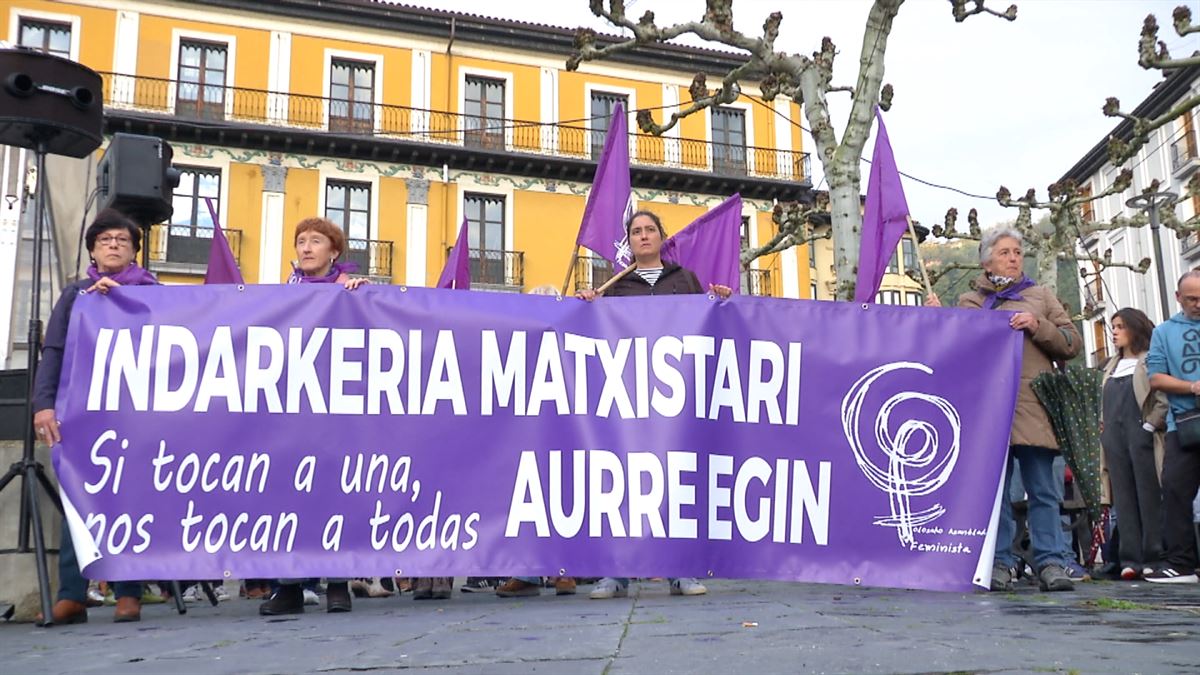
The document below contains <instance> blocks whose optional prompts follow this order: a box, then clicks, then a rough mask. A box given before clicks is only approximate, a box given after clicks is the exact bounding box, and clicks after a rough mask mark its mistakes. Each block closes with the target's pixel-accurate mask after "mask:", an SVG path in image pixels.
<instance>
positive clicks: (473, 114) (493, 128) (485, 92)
mask: <svg viewBox="0 0 1200 675" xmlns="http://www.w3.org/2000/svg"><path fill="white" fill-rule="evenodd" d="M464 103H465V110H464V113H465V115H466V119H465V120H464V121H465V122H466V144H467V145H468V146H471V147H475V148H484V149H488V150H503V149H504V80H492V79H489V78H485V77H468V78H467V79H466V91H465V92H464ZM605 128H607V127H605ZM603 142H604V141H603V140H601V144H603Z"/></svg>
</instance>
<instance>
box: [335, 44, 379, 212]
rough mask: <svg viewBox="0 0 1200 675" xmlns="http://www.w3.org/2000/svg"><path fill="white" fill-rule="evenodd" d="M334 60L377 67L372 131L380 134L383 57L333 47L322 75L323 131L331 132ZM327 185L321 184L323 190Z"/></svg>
mask: <svg viewBox="0 0 1200 675" xmlns="http://www.w3.org/2000/svg"><path fill="white" fill-rule="evenodd" d="M334 59H339V60H346V61H362V62H364V63H371V64H374V66H375V79H374V80H373V81H372V82H371V85H372V87H371V92H372V98H373V101H372V103H373V104H374V108H373V110H372V114H371V130H372V131H373V132H375V133H379V130H380V129H381V128H382V127H381V126H380V121H381V120H382V119H383V108H382V106H383V82H384V79H383V55H382V54H372V53H371V52H353V51H348V50H345V49H333V48H332V47H326V48H325V61H324V63H325V65H324V66H323V68H324V70H323V72H322V73H321V130H322V131H329V89H330V85H331V84H332V83H331V81H330V80H331V79H332V75H333V61H334ZM324 186H325V184H324V183H321V187H322V190H323V189H324ZM371 199H372V200H373V199H375V192H374V190H372V192H371ZM322 204H324V202H322ZM321 213H325V208H324V206H322V208H321Z"/></svg>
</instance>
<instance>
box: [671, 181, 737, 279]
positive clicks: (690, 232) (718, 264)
mask: <svg viewBox="0 0 1200 675" xmlns="http://www.w3.org/2000/svg"><path fill="white" fill-rule="evenodd" d="M741 229H742V196H741V195H734V196H732V197H730V198H729V199H726V200H725V201H723V202H721V203H720V204H719V205H718V206H717V207H716V208H715V209H711V210H709V211H708V212H707V213H705V214H704V215H702V216H700V217H699V218H697V219H695V220H693V221H692V222H691V224H690V225H688V226H687V227H685V228H683V229H682V230H680V231H679V232H676V233H675V235H674V236H673V237H671V238H670V239H668V240H667V242H666V243H665V244H663V249H662V257H663V260H668V261H670V262H673V263H675V264H676V265H682V266H683V267H686V268H688V269H689V270H691V271H693V272H695V273H696V276H697V277H699V278H700V285H701V286H703V287H704V288H708V285H709V284H720V285H722V286H728V287H730V288H732V289H733V292H734V293H739V292H741V291H740V288H741V267H740V263H741V254H742V237H741Z"/></svg>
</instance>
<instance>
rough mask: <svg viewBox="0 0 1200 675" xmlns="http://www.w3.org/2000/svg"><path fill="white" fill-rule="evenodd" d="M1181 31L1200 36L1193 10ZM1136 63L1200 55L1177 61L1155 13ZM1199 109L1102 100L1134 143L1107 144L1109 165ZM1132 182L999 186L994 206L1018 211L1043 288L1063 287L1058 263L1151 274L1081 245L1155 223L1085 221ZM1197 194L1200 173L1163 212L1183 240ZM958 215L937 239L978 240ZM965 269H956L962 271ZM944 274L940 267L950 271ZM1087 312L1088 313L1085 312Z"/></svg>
mask: <svg viewBox="0 0 1200 675" xmlns="http://www.w3.org/2000/svg"><path fill="white" fill-rule="evenodd" d="M1173 17H1174V26H1175V32H1176V33H1177V34H1178V35H1179V36H1180V37H1183V36H1186V35H1190V34H1192V33H1196V32H1200V26H1193V25H1192V11H1191V10H1190V9H1189V8H1187V7H1177V8H1176V9H1175V11H1174V15H1173ZM1138 64H1139V65H1141V66H1142V67H1143V68H1145V69H1147V70H1150V69H1154V70H1161V71H1164V72H1169V71H1173V70H1177V69H1179V68H1185V67H1188V66H1194V65H1200V54H1193V55H1192V56H1190V57H1188V58H1183V59H1175V58H1172V57H1171V55H1170V53H1169V52H1168V51H1167V46H1166V44H1164V43H1163V42H1161V41H1159V40H1158V21H1157V19H1155V18H1154V15H1153V14H1151V15H1149V16H1147V17H1146V20H1145V22H1144V23H1143V24H1142V33H1141V37H1140V39H1139V40H1138ZM1198 105H1200V95H1196V96H1190V97H1187V98H1185V99H1184V100H1182V101H1180V102H1179V103H1177V104H1176V105H1174V106H1172V108H1171V109H1170V110H1168V111H1166V112H1164V113H1162V114H1161V115H1158V116H1157V117H1153V118H1145V117H1138V116H1135V115H1133V114H1131V113H1126V112H1122V111H1121V102H1120V101H1118V100H1117V99H1115V98H1109V99H1107V100H1106V101H1105V102H1104V107H1103V108H1102V111H1103V113H1104V114H1105V115H1106V116H1108V117H1116V118H1121V119H1124V120H1128V121H1129V122H1130V123H1131V125H1132V134H1131V138H1130V139H1129V140H1122V139H1120V138H1118V137H1116V136H1112V137H1110V138H1109V140H1108V160H1109V162H1110V163H1111V164H1112V165H1113V166H1116V167H1119V166H1121V165H1122V164H1124V163H1126V162H1128V161H1129V160H1130V159H1133V158H1134V157H1136V156H1137V154H1138V152H1139V151H1140V150H1141V149H1142V148H1143V147H1145V146H1146V144H1147V143H1149V142H1150V135H1151V134H1152V133H1153V132H1154V131H1156V130H1158V129H1159V128H1161V127H1163V126H1166V125H1168V124H1171V123H1173V122H1174V121H1175V120H1177V119H1179V117H1181V116H1182V115H1185V114H1187V113H1189V112H1190V111H1191V110H1192V109H1193V108H1195V107H1197V106H1198ZM1132 183H1133V172H1132V171H1131V170H1130V169H1128V168H1126V169H1124V170H1122V171H1121V172H1120V173H1119V174H1118V175H1117V177H1116V179H1115V180H1114V181H1113V183H1112V185H1110V186H1109V187H1108V189H1107V190H1104V191H1102V192H1099V193H1097V194H1092V193H1091V192H1090V191H1089V190H1087V189H1084V188H1081V186H1079V185H1077V184H1076V183H1075V182H1074V181H1070V180H1067V181H1060V182H1057V183H1054V184H1052V185H1050V186H1049V187H1048V188H1047V194H1048V198H1047V199H1045V200H1041V199H1038V197H1037V194H1036V191H1035V190H1034V189H1032V188H1031V189H1029V190H1028V191H1027V192H1026V193H1025V195H1024V196H1023V197H1019V198H1014V197H1013V196H1012V193H1011V192H1010V191H1009V189H1008V188H1006V187H1001V188H1000V190H999V191H998V192H997V193H996V201H998V202H999V203H1000V205H1001V206H1006V207H1009V208H1015V209H1017V214H1018V215H1017V220H1016V223H1015V225H1016V227H1017V229H1018V230H1019V231H1020V232H1021V234H1022V235H1023V236H1024V237H1025V242H1026V244H1025V248H1026V255H1027V256H1030V257H1032V258H1033V259H1034V260H1035V261H1036V268H1037V281H1038V283H1039V284H1041V285H1043V286H1046V287H1047V288H1050V289H1051V290H1053V291H1056V290H1057V280H1058V275H1057V261H1059V260H1070V261H1072V262H1087V263H1090V264H1091V265H1092V267H1093V270H1092V271H1091V273H1099V272H1101V271H1103V270H1104V269H1106V268H1110V267H1125V268H1128V269H1131V270H1134V271H1135V272H1139V273H1145V272H1146V271H1147V270H1148V269H1149V268H1150V259H1149V258H1144V259H1142V260H1141V261H1139V262H1138V263H1136V264H1134V263H1129V262H1114V261H1113V255H1112V251H1111V250H1106V251H1104V252H1103V253H1101V254H1099V255H1095V254H1092V253H1090V252H1087V251H1085V250H1084V247H1083V242H1084V241H1086V239H1087V238H1088V236H1089V235H1091V234H1094V233H1096V232H1099V231H1102V230H1115V229H1119V228H1123V227H1143V226H1145V225H1147V224H1148V223H1149V218H1148V217H1147V216H1146V214H1145V213H1139V214H1137V215H1135V216H1132V217H1128V216H1124V215H1122V216H1118V217H1116V218H1113V219H1112V220H1110V221H1108V222H1100V221H1096V220H1094V219H1092V218H1088V217H1085V208H1086V206H1087V205H1088V204H1090V203H1091V202H1094V201H1096V200H1099V199H1103V198H1105V197H1109V196H1111V195H1117V194H1121V193H1122V192H1124V191H1125V190H1128V189H1129V186H1130V185H1131V184H1132ZM1158 188H1159V183H1158V181H1153V182H1152V183H1151V185H1150V186H1149V187H1147V188H1146V189H1145V190H1144V191H1143V192H1144V193H1152V192H1157V191H1158ZM1193 194H1200V175H1195V174H1194V175H1193V176H1192V179H1191V180H1190V181H1189V182H1188V185H1187V190H1186V192H1185V193H1184V195H1182V196H1180V197H1178V198H1177V199H1175V200H1174V201H1172V202H1169V203H1166V204H1163V205H1162V206H1160V207H1159V213H1158V215H1159V220H1160V222H1161V223H1162V224H1163V225H1164V226H1165V227H1167V228H1169V229H1171V230H1173V231H1174V232H1175V234H1176V236H1178V237H1180V238H1183V237H1185V236H1187V235H1188V233H1190V232H1193V231H1196V230H1200V216H1197V217H1193V218H1191V219H1189V220H1187V221H1183V220H1181V219H1180V218H1179V217H1178V216H1177V215H1176V214H1175V207H1176V206H1177V205H1178V204H1180V203H1181V202H1183V201H1184V200H1186V199H1191V197H1192V195H1193ZM1035 210H1036V211H1045V212H1046V213H1047V215H1048V216H1049V217H1048V218H1046V219H1043V220H1042V221H1039V222H1042V223H1045V224H1046V225H1045V227H1042V228H1039V227H1037V225H1036V224H1035V223H1034V220H1033V211H1035ZM955 215H957V212H956V211H955V210H954V209H951V210H950V212H948V213H947V225H946V226H943V227H941V228H936V227H935V228H934V230H933V233H934V235H935V236H942V237H953V238H967V239H970V238H978V232H977V228H976V231H972V232H969V233H966V234H964V233H962V232H958V231H957V230H956V229H955V228H954V222H953V221H954V216H955ZM965 267H966V266H963V265H958V266H956V269H964V268H965ZM945 271H946V270H942V271H941V272H942V273H944V272H945ZM1084 315H1085V316H1087V315H1089V312H1088V309H1087V308H1085V310H1084Z"/></svg>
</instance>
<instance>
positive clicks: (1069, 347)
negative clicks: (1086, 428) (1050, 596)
mask: <svg viewBox="0 0 1200 675" xmlns="http://www.w3.org/2000/svg"><path fill="white" fill-rule="evenodd" d="M1022 244H1023V240H1022V237H1021V233H1020V232H1018V231H1017V230H1016V229H1014V228H1011V227H998V228H994V229H992V230H989V231H988V232H985V233H984V235H983V238H982V239H981V240H980V242H979V262H980V264H981V265H982V267H983V270H984V273H983V274H982V275H981V276H980V277H979V278H978V279H976V281H975V290H974V291H971V292H970V293H965V294H963V295H962V296H961V297H960V298H959V299H958V306H959V307H969V308H974V309H998V310H1003V311H1007V312H1012V313H1013V314H1012V317H1011V318H1010V319H1009V322H1008V323H1009V326H1011V327H1012V329H1013V330H1019V331H1022V332H1023V333H1024V337H1025V340H1024V343H1025V345H1024V352H1023V355H1022V361H1021V384H1020V387H1019V388H1018V390H1017V404H1016V410H1015V412H1014V415H1013V424H1012V435H1011V437H1010V439H1009V443H1010V445H1009V453H1008V465H1007V469H1006V470H1005V473H1004V492H1003V493H1002V494H1003V495H1004V496H1005V497H1007V496H1008V494H1009V488H1010V484H1011V483H1012V476H1013V462H1014V460H1015V461H1016V463H1017V465H1018V466H1019V467H1020V470H1021V479H1022V482H1023V483H1024V485H1025V492H1026V493H1027V495H1028V504H1029V516H1028V519H1029V534H1030V543H1031V545H1032V548H1033V555H1034V566H1035V570H1036V572H1037V577H1038V585H1039V586H1040V587H1041V590H1042V591H1070V590H1074V588H1075V585H1074V583H1073V582H1072V581H1071V578H1070V577H1069V576H1068V575H1067V571H1066V564H1067V561H1066V560H1065V559H1064V556H1063V551H1064V550H1065V549H1066V542H1065V540H1064V537H1063V530H1062V524H1061V521H1060V519H1059V491H1058V489H1057V488H1056V487H1055V473H1054V469H1053V466H1054V458H1055V456H1056V455H1057V454H1058V439H1057V438H1056V437H1055V436H1054V428H1053V427H1052V426H1051V425H1050V418H1049V416H1048V415H1047V414H1046V410H1045V408H1043V407H1042V404H1041V402H1039V401H1038V398H1037V395H1036V394H1034V393H1033V387H1032V386H1031V383H1032V382H1033V379H1034V378H1035V377H1037V376H1038V375H1040V374H1041V373H1044V372H1049V371H1051V370H1052V369H1053V368H1054V362H1055V361H1068V360H1070V359H1072V358H1074V357H1075V356H1076V355H1077V354H1078V353H1079V350H1080V348H1081V347H1082V346H1083V340H1082V339H1081V338H1080V337H1079V331H1077V330H1076V329H1075V324H1073V323H1072V322H1071V316H1070V315H1069V314H1068V313H1067V311H1066V310H1065V309H1064V308H1063V306H1062V303H1061V302H1059V301H1058V298H1056V297H1054V294H1053V293H1051V292H1050V291H1049V290H1048V289H1046V288H1045V287H1043V286H1038V285H1037V284H1036V283H1035V282H1034V281H1033V280H1032V279H1030V278H1029V277H1027V276H1025V273H1024V264H1025V255H1024V251H1023V246H1022ZM930 301H931V302H930V304H932V305H935V306H940V304H941V303H940V302H938V300H937V296H936V295H931V296H930ZM1015 530H1016V521H1015V520H1014V518H1013V510H1012V501H1011V500H1009V499H1007V498H1005V499H1001V511H1000V522H999V524H998V525H997V532H996V557H995V562H994V563H993V565H992V584H991V589H992V590H993V591H1011V590H1012V588H1013V578H1014V577H1015V574H1016V572H1015V569H1016V565H1017V562H1018V561H1017V556H1016V555H1015V554H1014V553H1013V551H1012V545H1013V538H1014V536H1015Z"/></svg>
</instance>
